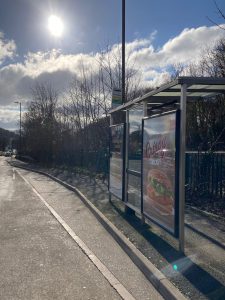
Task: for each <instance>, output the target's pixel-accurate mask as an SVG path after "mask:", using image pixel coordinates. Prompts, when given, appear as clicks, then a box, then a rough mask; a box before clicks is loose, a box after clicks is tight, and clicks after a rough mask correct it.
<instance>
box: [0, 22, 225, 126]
mask: <svg viewBox="0 0 225 300" xmlns="http://www.w3.org/2000/svg"><path fill="white" fill-rule="evenodd" d="M157 34H159V33H157V32H153V33H152V34H151V35H150V36H149V38H145V39H135V40H134V41H132V42H130V43H127V44H126V53H127V56H129V57H130V60H131V63H133V64H134V65H135V67H136V68H137V69H138V70H140V71H143V79H144V82H143V85H144V86H146V85H148V84H151V85H155V86H159V85H160V84H162V83H163V82H164V81H165V80H167V79H168V77H169V71H168V70H169V66H170V65H172V64H177V63H183V64H188V63H189V62H191V61H196V60H198V59H199V57H200V55H201V51H202V49H203V48H205V47H206V46H211V45H213V43H215V41H216V40H218V39H220V38H222V37H223V34H224V32H223V31H222V30H221V29H219V28H218V27H217V26H211V27H206V26H203V27H199V28H191V29H188V28H186V29H184V30H183V31H182V32H181V33H180V34H179V35H178V36H175V37H174V38H171V39H170V40H168V41H167V42H166V43H165V44H164V45H163V46H162V47H161V48H159V49H158V48H157V49H156V48H154V46H153V41H154V39H155V37H156V35H157ZM120 48H121V45H113V46H112V47H111V49H110V50H109V51H108V52H105V55H107V56H108V57H112V58H113V57H115V53H118V49H120ZM15 50H16V45H15V43H14V41H6V40H4V37H3V35H2V34H0V61H3V60H4V59H6V58H12V57H13V56H14V55H15ZM99 57H100V53H90V54H79V55H73V54H70V55H65V54H63V53H62V52H61V51H60V50H52V51H49V52H37V53H30V52H29V53H27V55H26V56H25V57H24V60H23V61H22V62H21V63H16V64H13V63H11V64H9V65H7V66H5V67H2V68H1V67H0V91H1V93H0V105H5V106H6V105H10V103H13V101H15V99H18V98H19V99H20V100H21V99H24V100H27V99H29V98H30V89H31V87H32V86H33V85H34V82H35V81H36V80H38V81H41V82H44V81H47V82H50V83H51V84H52V85H53V86H55V87H56V89H58V90H60V91H61V90H65V88H66V87H67V86H68V84H69V83H70V81H71V79H72V77H73V76H78V77H79V74H80V70H81V68H82V67H83V68H84V69H85V70H93V71H95V70H96V66H97V63H96V59H99ZM114 63H115V61H114ZM8 112H9V114H10V110H9V111H8ZM0 114H1V115H2V114H4V112H3V110H2V109H1V110H0ZM6 121H7V118H6V117H4V122H6ZM2 122H3V119H2Z"/></svg>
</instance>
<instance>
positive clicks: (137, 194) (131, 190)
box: [127, 174, 141, 209]
mask: <svg viewBox="0 0 225 300" xmlns="http://www.w3.org/2000/svg"><path fill="white" fill-rule="evenodd" d="M127 200H128V202H129V203H130V204H132V205H133V206H135V207H137V208H138V209H141V178H140V177H137V176H134V175H131V174H129V176H128V198H127Z"/></svg>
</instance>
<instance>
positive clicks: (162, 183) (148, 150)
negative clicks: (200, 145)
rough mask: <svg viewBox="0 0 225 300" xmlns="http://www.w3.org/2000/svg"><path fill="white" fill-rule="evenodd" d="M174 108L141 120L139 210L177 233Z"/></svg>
mask: <svg viewBox="0 0 225 300" xmlns="http://www.w3.org/2000/svg"><path fill="white" fill-rule="evenodd" d="M178 119H179V118H178V112H170V113H166V114H164V115H158V116H155V117H150V118H148V119H144V120H143V149H142V151H143V152H142V153H143V158H142V159H143V160H142V176H143V177H142V195H143V214H144V215H145V216H146V217H148V218H149V219H151V220H152V221H154V222H155V223H157V224H158V225H160V226H161V227H163V228H164V229H166V230H167V231H168V232H170V233H172V234H173V235H175V236H177V234H178V207H177V206H178V202H177V201H178V198H177V195H178V193H177V191H176V186H178V182H176V180H177V178H178V177H177V176H178V172H177V170H178V169H177V159H176V157H177V155H178V151H177V150H178V149H176V128H177V121H178Z"/></svg>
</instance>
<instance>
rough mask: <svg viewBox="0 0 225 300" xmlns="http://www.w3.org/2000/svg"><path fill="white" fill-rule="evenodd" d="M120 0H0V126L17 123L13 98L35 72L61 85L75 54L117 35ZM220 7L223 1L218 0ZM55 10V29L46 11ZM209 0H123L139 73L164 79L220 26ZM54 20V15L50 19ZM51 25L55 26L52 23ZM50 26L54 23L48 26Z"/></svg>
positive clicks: (91, 52) (89, 57)
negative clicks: (50, 27) (140, 71)
mask: <svg viewBox="0 0 225 300" xmlns="http://www.w3.org/2000/svg"><path fill="white" fill-rule="evenodd" d="M121 3H122V1H121V0H63V1H62V0H0V127H3V128H11V129H12V128H16V122H15V119H16V118H17V115H18V111H17V110H18V107H15V106H16V105H15V104H14V103H13V102H14V101H15V100H18V99H19V100H21V101H24V100H27V99H29V97H30V88H31V87H32V85H33V83H34V82H35V80H42V81H43V80H48V81H51V82H52V83H53V85H56V86H57V87H58V88H61V89H64V88H65V87H66V86H67V85H68V83H69V81H70V80H71V78H72V76H73V75H74V74H76V68H77V65H78V61H79V58H80V54H85V56H83V59H85V60H86V63H87V66H88V65H93V60H94V59H95V56H96V55H97V53H98V51H100V49H101V50H102V49H104V48H105V47H106V45H107V44H109V45H111V46H112V45H115V44H118V43H119V42H120V40H121ZM217 4H218V6H219V7H220V8H221V9H222V10H223V11H225V1H224V0H217ZM51 15H54V16H56V17H57V18H59V20H60V22H61V25H62V28H61V27H60V26H61V25H59V27H58V29H57V30H58V31H57V32H52V31H51V30H49V26H50V25H49V17H50V16H51ZM208 18H210V19H212V20H213V21H215V22H216V23H219V24H221V23H225V21H224V20H223V19H221V18H220V16H219V15H218V13H217V10H216V7H215V4H214V0H188V1H187V0H171V1H168V0H126V42H127V51H128V52H129V54H130V55H131V57H132V56H133V57H135V60H136V63H137V64H138V67H140V68H142V70H143V71H144V74H145V77H144V78H145V80H146V82H149V83H157V85H159V84H160V82H161V81H162V80H163V76H165V75H166V74H167V73H168V72H169V67H170V65H171V64H173V63H177V62H181V63H188V62H189V61H191V60H192V59H193V57H194V58H197V57H199V55H200V50H201V49H203V48H205V47H206V46H210V45H212V44H213V43H214V42H215V41H216V40H218V39H219V38H221V37H222V36H223V35H224V31H222V30H220V29H219V28H218V27H217V26H215V25H214V24H212V22H210V21H209V20H208ZM53 21H54V20H53ZM56 26H58V25H57V24H56ZM53 27H54V26H53Z"/></svg>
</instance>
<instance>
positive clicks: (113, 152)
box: [109, 124, 124, 199]
mask: <svg viewBox="0 0 225 300" xmlns="http://www.w3.org/2000/svg"><path fill="white" fill-rule="evenodd" d="M123 136H124V125H123V124H121V125H116V126H112V127H111V144H110V178H109V179H110V180H109V189H110V192H111V193H112V194H114V195H115V196H117V197H118V198H120V199H122V197H123V147H124V145H123V144H124V142H123V139H124V137H123Z"/></svg>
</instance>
